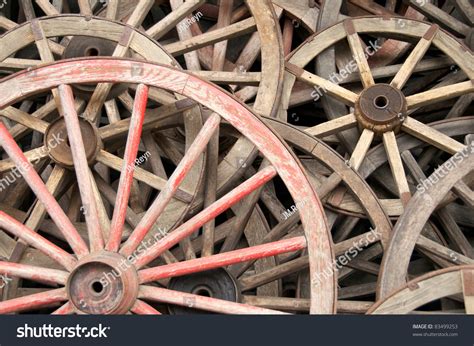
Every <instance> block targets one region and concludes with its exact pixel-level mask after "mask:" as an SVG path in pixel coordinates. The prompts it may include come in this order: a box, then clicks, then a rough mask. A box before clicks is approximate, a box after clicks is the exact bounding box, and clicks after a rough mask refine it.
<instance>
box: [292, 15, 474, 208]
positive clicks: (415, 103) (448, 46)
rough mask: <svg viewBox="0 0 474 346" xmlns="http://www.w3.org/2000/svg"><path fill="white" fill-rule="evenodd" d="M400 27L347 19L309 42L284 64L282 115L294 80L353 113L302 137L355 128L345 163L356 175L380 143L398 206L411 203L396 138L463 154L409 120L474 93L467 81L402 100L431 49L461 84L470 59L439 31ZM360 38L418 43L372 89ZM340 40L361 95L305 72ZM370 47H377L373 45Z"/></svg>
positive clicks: (393, 22)
mask: <svg viewBox="0 0 474 346" xmlns="http://www.w3.org/2000/svg"><path fill="white" fill-rule="evenodd" d="M403 21H404V22H403V23H404V24H405V25H404V26H403V28H401V26H400V24H399V22H398V19H397V18H391V19H387V18H380V17H362V18H356V19H348V20H345V21H344V22H341V23H339V24H336V25H334V26H332V27H330V28H328V29H326V30H324V31H322V32H320V33H318V34H316V35H315V36H313V37H311V38H310V39H308V40H307V41H306V42H305V44H303V45H302V46H300V48H298V49H297V50H296V51H294V52H293V53H292V54H291V55H290V56H289V57H288V59H287V60H288V62H287V73H286V75H285V82H284V91H283V94H284V97H283V110H288V108H289V106H290V96H291V89H292V87H293V85H294V83H295V80H296V79H298V80H300V81H303V82H305V83H308V84H310V85H312V86H314V87H315V88H319V89H317V90H324V92H325V93H326V94H327V95H328V96H330V97H332V98H334V99H337V100H339V101H341V102H343V103H344V104H346V105H347V106H350V107H353V108H354V111H353V112H351V113H349V114H347V115H345V116H342V117H339V118H336V119H333V120H330V121H327V122H323V123H321V124H319V125H316V126H313V127H310V128H309V129H307V130H306V131H307V132H309V133H310V134H313V135H316V136H319V137H327V136H330V135H333V134H338V133H340V132H342V131H345V130H347V129H352V128H357V127H358V128H359V130H360V132H357V137H356V140H357V141H356V144H354V143H351V145H352V146H353V147H354V150H353V151H352V154H351V157H350V159H349V160H348V164H350V165H351V166H352V167H354V168H356V169H358V168H359V167H360V165H361V163H362V162H363V160H364V158H365V156H366V153H367V151H368V150H369V148H370V146H371V144H372V143H373V142H374V141H376V140H378V139H381V140H383V143H384V146H385V149H386V152H387V156H388V160H389V163H390V167H391V171H392V175H393V177H394V180H395V183H396V185H397V190H398V191H397V193H398V197H399V198H400V200H401V202H402V204H404V205H406V203H407V202H408V200H409V198H410V191H409V188H408V183H407V178H406V175H405V172H404V168H403V164H402V161H401V157H400V154H399V150H398V148H397V144H396V138H395V135H396V134H397V133H398V132H400V131H403V132H407V133H409V134H410V135H412V136H414V137H416V138H418V139H421V140H423V141H424V142H426V143H429V144H431V145H433V146H434V147H436V148H438V149H440V150H443V151H446V152H448V153H450V154H454V153H456V152H458V151H459V150H463V149H464V148H465V146H464V145H463V144H462V143H459V142H457V141H455V140H453V139H451V138H449V137H447V136H445V135H443V134H442V133H439V132H438V131H435V130H433V129H432V128H430V127H429V126H427V125H425V124H423V123H422V122H421V121H419V120H417V119H415V118H414V117H413V116H411V115H412V114H413V112H414V111H415V110H417V109H419V108H420V107H423V106H427V105H431V104H436V103H438V102H440V101H446V100H450V99H453V98H456V97H458V96H461V95H465V94H468V93H471V92H472V91H473V90H474V85H473V84H472V82H471V81H470V80H468V81H461V82H459V83H455V84H448V83H446V84H448V85H445V86H442V87H437V88H435V89H432V90H427V91H423V92H417V93H415V94H413V95H405V94H404V92H405V91H406V89H403V87H404V86H405V85H406V83H407V82H408V81H409V79H410V76H412V74H413V72H414V71H416V70H415V68H416V67H417V65H418V64H419V63H420V64H422V63H423V61H422V58H423V56H424V55H425V53H426V51H427V50H428V49H429V47H430V46H435V47H436V48H437V49H439V50H440V51H442V52H443V53H444V54H445V55H447V56H448V57H449V58H450V59H451V60H452V61H453V62H454V63H456V64H457V65H458V66H459V67H460V69H461V70H462V73H460V74H459V75H460V76H459V78H460V79H461V80H463V79H465V78H469V79H472V77H473V76H474V69H473V57H472V53H471V52H470V51H468V50H467V49H466V48H465V47H463V46H462V45H461V44H459V42H458V41H456V40H455V39H454V38H453V37H451V36H450V35H448V34H447V33H445V32H444V31H442V30H441V29H439V28H438V26H436V25H429V24H427V23H423V22H419V21H413V20H406V19H403ZM363 34H364V35H381V34H383V36H385V37H390V36H391V35H393V36H396V37H408V36H409V37H412V38H416V39H418V43H417V44H416V47H415V48H414V50H413V51H412V53H410V55H409V57H408V58H407V60H406V61H405V62H404V63H403V65H402V67H401V68H400V69H399V71H398V72H397V73H396V75H395V77H394V78H393V79H392V80H391V81H390V84H386V83H375V81H374V79H375V78H377V76H374V74H373V73H372V71H371V69H370V68H369V66H368V63H367V59H366V58H365V52H364V50H363V47H362V44H363V43H362V42H363V41H361V36H360V35H363ZM343 39H347V41H348V44H349V46H350V48H351V51H352V54H353V56H354V60H353V61H352V63H353V65H354V66H355V67H354V69H355V70H358V71H359V73H358V74H359V76H360V80H361V82H362V88H363V89H362V91H361V92H360V93H356V92H354V91H352V90H350V89H348V88H346V87H342V86H340V85H338V84H336V83H333V82H331V81H329V80H327V79H324V78H321V77H319V76H317V75H315V74H313V73H311V72H308V71H306V70H304V69H303V68H304V67H305V66H306V65H307V64H308V63H309V62H310V61H311V60H312V59H314V58H315V57H317V56H318V55H319V54H320V53H321V52H323V51H325V50H326V49H327V48H329V47H331V46H332V45H333V44H335V43H336V42H339V41H341V40H343ZM371 44H372V46H373V47H376V46H375V44H374V43H373V42H371ZM420 61H421V62H420ZM345 72H346V76H345V78H349V79H350V78H351V76H347V71H345ZM463 73H465V75H467V77H465V75H463ZM463 76H464V77H463ZM383 81H384V80H382V82H383ZM356 87H357V86H356Z"/></svg>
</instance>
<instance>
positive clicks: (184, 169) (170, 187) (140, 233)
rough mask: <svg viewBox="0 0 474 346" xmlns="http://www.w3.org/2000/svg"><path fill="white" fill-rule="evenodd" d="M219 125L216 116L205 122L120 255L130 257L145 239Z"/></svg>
mask: <svg viewBox="0 0 474 346" xmlns="http://www.w3.org/2000/svg"><path fill="white" fill-rule="evenodd" d="M219 124H220V117H219V116H218V115H217V114H213V115H212V116H211V117H210V118H209V119H208V120H207V121H206V124H205V125H204V126H203V128H202V129H201V131H200V132H199V134H198V136H197V137H196V139H195V141H194V143H193V146H191V148H190V149H189V150H188V152H187V153H186V155H185V156H184V158H183V160H182V161H181V162H180V163H179V165H178V167H176V169H175V171H174V172H173V174H172V175H171V177H170V179H169V180H168V182H167V184H166V186H165V187H164V188H163V189H162V190H161V192H160V194H159V195H158V197H157V198H156V200H155V201H154V202H153V204H152V206H151V207H150V208H149V210H148V212H147V213H146V214H145V215H144V216H143V218H142V220H141V221H140V223H139V224H138V226H137V227H136V228H135V230H134V231H133V233H132V234H131V235H130V237H129V238H128V240H127V242H126V243H125V244H124V245H123V246H122V248H121V250H120V252H121V253H123V254H125V255H126V256H128V255H130V254H131V253H132V252H133V251H134V250H135V249H136V248H137V246H138V245H139V244H140V242H141V241H142V240H143V239H144V238H145V236H146V234H147V233H148V231H149V230H150V228H151V227H152V225H153V224H154V223H155V221H156V220H157V218H158V217H159V216H160V214H161V213H162V212H163V210H164V209H165V207H166V205H167V204H168V203H169V201H170V200H171V198H172V197H173V195H174V194H175V192H176V191H177V189H178V187H179V185H180V184H181V183H182V181H183V180H184V178H186V175H187V174H188V173H189V171H190V170H191V168H192V166H193V164H194V163H195V162H196V160H197V159H198V158H199V156H200V155H201V154H202V152H203V151H204V150H205V148H206V146H207V143H208V142H209V140H210V138H211V136H212V135H213V134H214V132H215V131H216V130H217V128H218V127H219Z"/></svg>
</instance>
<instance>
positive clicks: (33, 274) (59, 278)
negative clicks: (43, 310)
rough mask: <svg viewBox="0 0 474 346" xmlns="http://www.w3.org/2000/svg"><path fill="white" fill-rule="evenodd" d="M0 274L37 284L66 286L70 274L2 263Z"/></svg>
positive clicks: (0, 263) (0, 264)
mask: <svg viewBox="0 0 474 346" xmlns="http://www.w3.org/2000/svg"><path fill="white" fill-rule="evenodd" d="M0 274H2V275H6V276H7V277H9V276H14V277H17V278H22V279H27V280H32V281H36V282H48V283H53V284H60V285H65V284H66V282H67V278H68V275H69V274H68V273H67V272H65V271H62V270H55V269H47V268H42V267H35V266H30V265H26V264H19V263H12V262H0Z"/></svg>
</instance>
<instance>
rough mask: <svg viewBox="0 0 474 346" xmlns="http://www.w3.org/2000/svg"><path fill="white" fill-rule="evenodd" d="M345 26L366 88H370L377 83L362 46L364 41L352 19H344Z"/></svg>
mask: <svg viewBox="0 0 474 346" xmlns="http://www.w3.org/2000/svg"><path fill="white" fill-rule="evenodd" d="M344 28H345V30H346V33H347V41H348V42H349V47H350V48H351V51H352V55H353V56H354V59H355V61H356V63H357V67H358V70H359V75H360V80H361V81H362V85H363V86H364V88H368V87H370V86H372V85H374V84H375V81H374V77H373V76H372V72H371V71H370V67H369V63H368V62H367V58H366V53H365V51H364V48H363V47H362V41H361V39H360V37H359V35H358V34H357V32H356V31H355V28H354V24H353V23H352V21H351V20H350V19H346V20H345V21H344Z"/></svg>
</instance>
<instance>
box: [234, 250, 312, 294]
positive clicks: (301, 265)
mask: <svg viewBox="0 0 474 346" xmlns="http://www.w3.org/2000/svg"><path fill="white" fill-rule="evenodd" d="M308 265H309V262H308V257H307V256H303V257H299V258H297V259H295V260H292V261H288V262H286V263H283V264H280V265H278V266H276V267H274V268H271V269H269V270H267V271H264V272H261V273H258V274H254V275H249V276H246V277H241V278H240V279H239V284H240V287H241V289H242V291H249V290H251V289H253V288H256V287H259V286H262V285H265V284H267V283H269V282H272V281H275V280H278V279H281V278H283V277H285V276H287V275H289V274H291V273H298V272H299V271H301V270H303V269H306V268H308Z"/></svg>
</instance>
